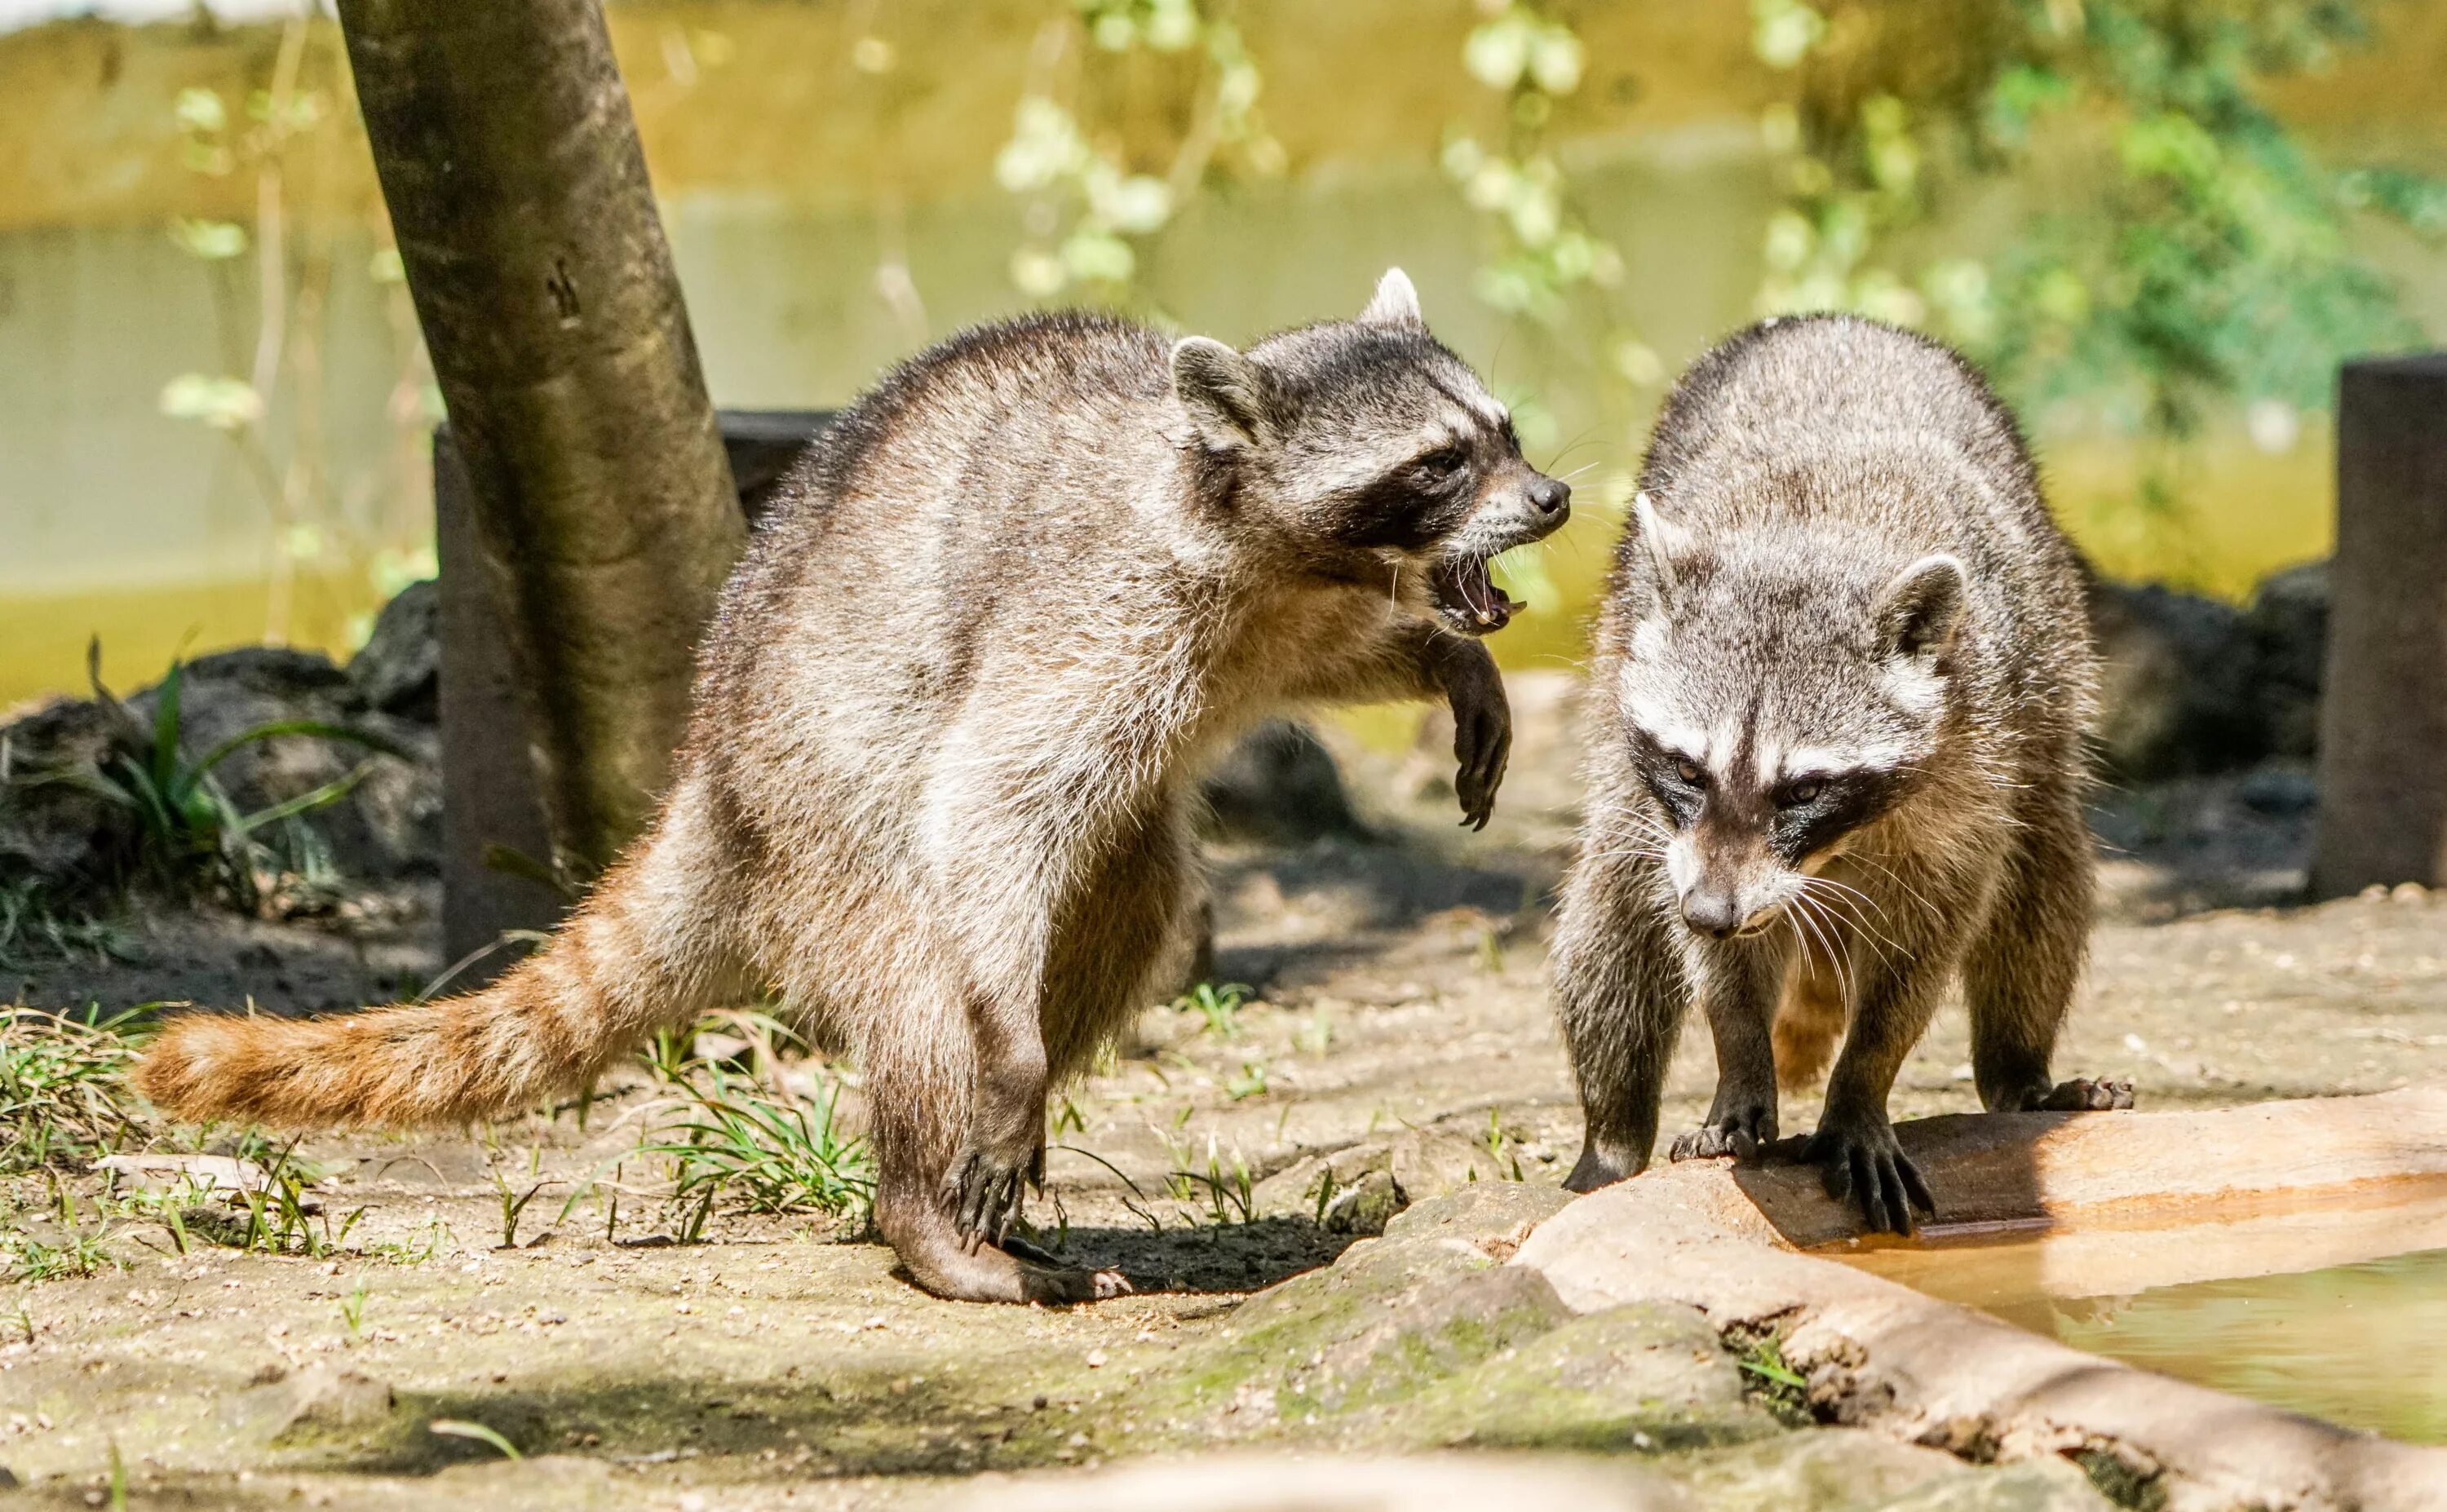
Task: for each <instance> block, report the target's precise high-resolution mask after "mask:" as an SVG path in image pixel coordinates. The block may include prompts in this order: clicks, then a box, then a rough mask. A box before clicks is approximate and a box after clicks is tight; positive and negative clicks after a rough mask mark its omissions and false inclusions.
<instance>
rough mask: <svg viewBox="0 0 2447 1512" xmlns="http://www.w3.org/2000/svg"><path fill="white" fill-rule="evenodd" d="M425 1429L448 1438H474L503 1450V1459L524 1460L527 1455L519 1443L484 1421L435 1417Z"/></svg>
mask: <svg viewBox="0 0 2447 1512" xmlns="http://www.w3.org/2000/svg"><path fill="white" fill-rule="evenodd" d="M425 1431H426V1432H427V1433H433V1434H438V1435H440V1436H441V1437H443V1438H446V1439H472V1440H474V1441H475V1442H476V1443H478V1444H487V1445H490V1446H493V1447H494V1448H496V1449H499V1450H500V1451H501V1452H502V1457H503V1459H509V1460H523V1459H525V1458H526V1456H525V1455H523V1454H521V1453H520V1452H519V1446H517V1445H515V1444H512V1443H511V1442H510V1441H509V1440H507V1439H505V1438H503V1437H502V1436H501V1434H499V1433H497V1432H495V1431H494V1430H493V1429H491V1428H488V1427H484V1425H483V1424H482V1423H463V1422H461V1421H459V1420H458V1419H457V1418H435V1419H434V1420H433V1421H432V1422H430V1423H427V1425H425Z"/></svg>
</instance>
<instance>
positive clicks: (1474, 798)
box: [1447, 646, 1512, 829]
mask: <svg viewBox="0 0 2447 1512" xmlns="http://www.w3.org/2000/svg"><path fill="white" fill-rule="evenodd" d="M1473 649H1476V648H1475V647H1474V646H1473ZM1480 654H1481V655H1482V656H1484V655H1485V652H1480ZM1447 696H1448V697H1450V698H1451V701H1452V711H1453V760H1454V761H1455V762H1457V763H1459V764H1460V769H1459V770H1458V771H1456V772H1455V773H1454V774H1453V793H1454V795H1455V796H1456V797H1458V798H1459V799H1460V800H1461V812H1462V821H1461V822H1462V823H1463V824H1464V825H1466V826H1468V827H1470V828H1472V829H1485V828H1486V827H1487V821H1488V819H1489V816H1490V815H1492V814H1493V813H1494V812H1495V790H1496V789H1497V788H1498V787H1500V786H1502V785H1503V784H1504V768H1505V766H1506V765H1507V764H1508V762H1509V761H1510V760H1511V757H1512V710H1511V709H1510V708H1509V707H1508V706H1507V705H1506V703H1505V700H1504V685H1503V684H1502V683H1501V682H1499V681H1497V680H1496V676H1495V669H1494V664H1493V663H1492V662H1491V661H1490V662H1489V663H1488V665H1487V668H1486V671H1485V673H1484V675H1483V676H1480V675H1476V674H1472V675H1466V676H1458V677H1454V678H1451V679H1450V680H1449V683H1448V686H1447Z"/></svg>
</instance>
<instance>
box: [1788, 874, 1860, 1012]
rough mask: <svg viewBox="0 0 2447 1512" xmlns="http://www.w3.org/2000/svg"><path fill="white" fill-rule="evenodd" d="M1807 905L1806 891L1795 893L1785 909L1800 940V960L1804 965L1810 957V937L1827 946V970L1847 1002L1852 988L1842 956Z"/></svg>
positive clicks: (1823, 925) (1808, 899)
mask: <svg viewBox="0 0 2447 1512" xmlns="http://www.w3.org/2000/svg"><path fill="white" fill-rule="evenodd" d="M1809 905H1810V896H1809V895H1808V894H1807V893H1796V894H1794V895H1793V901H1792V902H1791V903H1790V904H1788V905H1787V906H1786V910H1785V913H1786V917H1789V918H1791V919H1792V920H1793V936H1794V937H1795V938H1797V939H1799V940H1800V941H1801V954H1802V961H1803V963H1804V964H1805V965H1806V964H1808V963H1809V962H1810V960H1811V959H1812V954H1811V949H1810V942H1811V941H1812V939H1816V940H1817V941H1818V942H1819V943H1820V944H1822V945H1824V946H1825V947H1826V948H1827V967H1828V970H1830V971H1831V972H1833V973H1835V980H1836V983H1837V984H1838V986H1839V988H1840V989H1841V991H1842V992H1843V993H1844V997H1845V1000H1846V1001H1848V1002H1849V1001H1850V999H1851V996H1852V989H1851V985H1850V978H1849V973H1846V971H1845V970H1844V960H1843V956H1842V955H1841V954H1839V953H1838V952H1837V950H1836V948H1835V942H1834V941H1833V940H1832V939H1831V938H1830V937H1829V936H1827V935H1826V934H1825V933H1823V931H1824V930H1825V921H1824V920H1821V919H1818V918H1816V917H1814V911H1813V910H1812V908H1811V907H1810V906H1809Z"/></svg>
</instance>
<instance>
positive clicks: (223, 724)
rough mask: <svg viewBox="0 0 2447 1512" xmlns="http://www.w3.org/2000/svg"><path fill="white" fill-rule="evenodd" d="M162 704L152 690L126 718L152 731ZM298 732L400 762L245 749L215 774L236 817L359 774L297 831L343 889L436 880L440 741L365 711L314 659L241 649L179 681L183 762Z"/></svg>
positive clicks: (290, 747)
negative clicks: (283, 730) (270, 728)
mask: <svg viewBox="0 0 2447 1512" xmlns="http://www.w3.org/2000/svg"><path fill="white" fill-rule="evenodd" d="M160 692H161V690H159V689H158V688H157V689H149V690H146V691H144V692H142V693H140V694H138V695H136V696H135V697H133V698H130V699H129V700H128V701H127V703H128V708H129V709H131V710H132V711H133V712H135V714H136V715H137V717H138V718H139V719H142V720H145V721H148V722H149V721H150V720H151V719H152V718H153V711H154V707H155V702H156V700H157V699H158V698H159V697H160ZM293 720H312V721H315V722H317V723H321V724H328V725H335V726H339V727H342V728H350V729H357V730H363V731H365V732H366V733H367V734H369V735H370V736H373V737H375V738H377V739H379V740H381V741H382V742H384V743H386V744H388V745H389V747H392V749H394V750H396V751H398V752H401V753H402V754H401V755H392V754H389V753H386V752H384V751H382V750H379V749H377V748H374V747H368V746H364V745H360V744H358V743H356V742H353V741H348V740H332V739H326V738H324V737H322V736H318V735H283V736H275V737H274V738H272V739H269V740H264V741H258V742H253V743H250V744H248V745H245V746H242V747H239V748H238V749H237V750H236V751H234V752H232V753H231V754H230V755H229V756H228V757H227V758H226V759H225V760H223V761H222V762H221V763H220V765H218V766H216V767H214V769H213V775H214V776H215V777H216V778H217V779H218V780H219V782H220V784H221V786H222V787H223V788H224V789H226V790H227V792H228V793H229V796H230V801H231V803H233V804H234V805H235V806H236V807H237V811H238V812H239V813H241V814H253V813H259V812H261V811H262V810H264V809H266V808H269V807H271V806H272V805H274V804H275V803H286V802H288V801H290V800H291V799H294V798H298V797H302V796H304V795H305V794H308V793H311V792H313V791H314V790H315V789H317V788H319V787H322V786H324V785H325V784H331V783H335V782H338V781H340V780H342V779H344V778H346V777H348V776H349V774H350V773H351V772H353V771H354V770H356V768H357V767H358V766H359V765H366V766H367V770H366V775H365V776H364V778H363V779H361V780H360V781H359V782H358V783H357V784H356V786H354V787H353V788H351V790H350V791H349V792H348V793H347V795H346V796H344V797H343V798H341V799H340V800H339V801H338V802H336V803H331V804H329V805H328V806H325V807H322V808H318V809H316V810H314V811H313V813H312V814H311V815H310V816H308V817H307V818H306V819H305V820H304V821H303V824H304V827H305V828H306V829H307V830H308V831H309V832H311V834H312V835H313V836H314V837H315V839H316V840H317V841H320V843H321V844H322V845H323V846H324V847H325V849H326V851H327V852H328V857H329V860H330V862H331V865H332V868H333V869H334V870H335V871H336V872H337V873H338V874H339V875H340V876H341V877H343V878H361V879H380V878H393V877H403V876H423V875H429V874H431V873H432V872H433V871H434V870H435V869H436V868H437V867H438V865H439V859H440V856H441V851H442V788H441V779H440V775H439V753H440V740H439V736H438V734H437V733H436V731H435V730H434V729H433V728H431V727H430V726H426V725H420V724H417V723H415V722H413V721H410V720H406V719H402V718H399V717H397V716H394V715H390V714H386V713H381V712H378V711H372V710H369V709H366V708H364V707H363V706H362V705H361V704H360V702H359V697H358V690H357V685H356V684H355V683H354V682H352V681H351V679H350V678H349V676H348V674H347V673H345V672H343V671H340V669H338V668H337V667H334V666H332V663H331V661H330V659H329V658H327V657H325V656H323V655H322V654H321V653H319V652H301V651H285V650H275V649H272V648H268V647H247V648H243V649H240V650H237V651H230V652H218V653H217V654H214V655H210V656H203V657H199V658H198V659H197V660H195V661H193V662H190V663H189V664H187V667H186V669H185V671H184V672H183V673H182V674H181V678H180V747H181V748H182V749H183V750H184V751H185V752H186V754H187V756H188V757H189V758H190V759H195V758H199V757H200V756H202V755H203V754H204V753H206V752H207V751H210V750H211V749H212V748H213V747H216V746H217V745H218V744H219V743H220V742H222V741H225V740H228V739H230V738H232V737H234V736H237V735H241V734H243V733H245V732H246V731H248V730H252V729H256V728H261V727H262V726H265V725H269V724H275V723H281V722H287V721H293ZM259 838H261V839H263V840H265V841H267V842H270V841H276V840H278V839H280V838H281V837H279V836H278V835H277V834H275V833H271V832H265V833H263V834H262V835H261V836H260V837H259Z"/></svg>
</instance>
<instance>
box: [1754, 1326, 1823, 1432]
mask: <svg viewBox="0 0 2447 1512" xmlns="http://www.w3.org/2000/svg"><path fill="white" fill-rule="evenodd" d="M1734 1363H1735V1364H1736V1366H1738V1367H1740V1369H1741V1372H1742V1390H1743V1392H1744V1394H1746V1395H1748V1396H1749V1397H1751V1398H1752V1399H1753V1400H1754V1401H1756V1402H1757V1403H1759V1404H1760V1405H1761V1406H1763V1407H1765V1408H1767V1409H1768V1410H1769V1411H1770V1412H1773V1413H1774V1414H1775V1416H1776V1419H1777V1421H1779V1422H1782V1423H1785V1424H1787V1425H1790V1426H1792V1427H1807V1426H1809V1425H1810V1424H1811V1423H1812V1422H1814V1421H1816V1420H1815V1419H1814V1418H1812V1416H1811V1413H1810V1382H1809V1380H1808V1379H1807V1378H1806V1377H1804V1376H1803V1375H1802V1373H1801V1372H1800V1371H1798V1370H1794V1369H1793V1367H1792V1366H1790V1365H1788V1364H1786V1363H1785V1359H1784V1335H1783V1333H1782V1332H1767V1333H1762V1334H1759V1335H1758V1336H1756V1337H1755V1338H1751V1339H1748V1340H1746V1341H1744V1342H1743V1343H1742V1344H1741V1347H1740V1348H1739V1350H1738V1351H1736V1354H1735V1357H1734Z"/></svg>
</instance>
